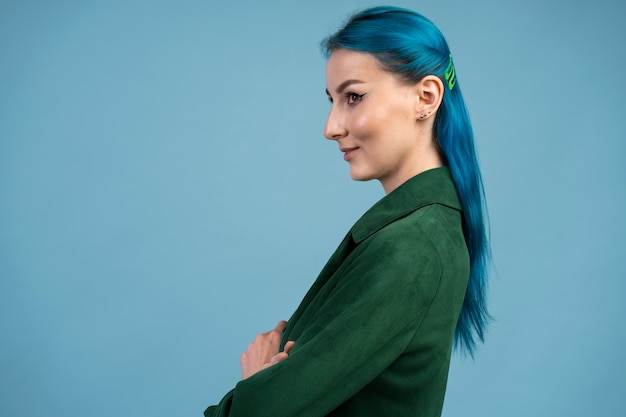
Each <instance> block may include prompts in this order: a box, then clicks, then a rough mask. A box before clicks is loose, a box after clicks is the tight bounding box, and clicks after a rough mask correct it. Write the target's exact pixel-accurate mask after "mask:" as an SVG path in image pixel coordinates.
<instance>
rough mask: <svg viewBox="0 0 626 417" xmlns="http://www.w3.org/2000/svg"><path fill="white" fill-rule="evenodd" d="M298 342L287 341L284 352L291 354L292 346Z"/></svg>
mask: <svg viewBox="0 0 626 417" xmlns="http://www.w3.org/2000/svg"><path fill="white" fill-rule="evenodd" d="M295 344H296V342H294V341H289V342H287V343H285V349H283V352H284V353H286V354H287V355H289V351H291V348H292V347H293V346H294V345H295Z"/></svg>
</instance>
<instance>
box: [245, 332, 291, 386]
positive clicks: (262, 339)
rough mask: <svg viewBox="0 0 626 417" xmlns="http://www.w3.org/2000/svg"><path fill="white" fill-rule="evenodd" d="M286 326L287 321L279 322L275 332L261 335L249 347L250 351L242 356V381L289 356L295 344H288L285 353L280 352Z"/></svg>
mask: <svg viewBox="0 0 626 417" xmlns="http://www.w3.org/2000/svg"><path fill="white" fill-rule="evenodd" d="M285 326H287V322H286V321H284V320H281V321H279V322H278V324H277V325H276V327H275V328H274V330H270V331H269V332H266V333H261V334H259V335H258V336H257V337H256V339H254V342H252V343H251V344H250V345H249V346H248V350H247V351H245V352H244V353H242V354H241V358H240V360H241V377H242V379H246V378H248V377H251V376H252V375H254V374H256V373H257V372H259V371H261V370H263V369H265V368H268V367H270V366H272V365H274V364H277V363H278V362H280V361H282V360H284V359H286V358H287V357H288V356H289V351H290V350H291V348H292V347H293V345H295V342H287V343H286V344H285V350H284V351H283V352H279V351H278V348H279V347H280V339H281V338H282V336H283V330H285Z"/></svg>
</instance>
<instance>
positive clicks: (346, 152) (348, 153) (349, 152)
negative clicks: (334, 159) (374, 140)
mask: <svg viewBox="0 0 626 417" xmlns="http://www.w3.org/2000/svg"><path fill="white" fill-rule="evenodd" d="M359 149H361V148H359V147H358V146H357V147H355V148H341V149H340V150H341V152H343V159H344V161H349V160H351V159H352V158H353V157H354V155H356V153H357V152H358V151H359Z"/></svg>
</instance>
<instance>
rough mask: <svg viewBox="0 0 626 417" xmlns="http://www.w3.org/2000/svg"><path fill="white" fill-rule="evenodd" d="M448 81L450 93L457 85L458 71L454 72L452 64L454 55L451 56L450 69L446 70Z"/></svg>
mask: <svg viewBox="0 0 626 417" xmlns="http://www.w3.org/2000/svg"><path fill="white" fill-rule="evenodd" d="M445 75H446V81H447V82H448V88H449V89H450V91H452V89H453V88H454V84H456V71H454V64H453V63H452V54H450V63H449V64H448V68H446V73H445Z"/></svg>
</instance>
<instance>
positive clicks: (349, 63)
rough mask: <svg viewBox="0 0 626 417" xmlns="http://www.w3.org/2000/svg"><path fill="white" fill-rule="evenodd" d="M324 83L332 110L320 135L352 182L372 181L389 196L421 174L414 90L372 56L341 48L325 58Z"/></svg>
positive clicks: (421, 135) (420, 136) (421, 148)
mask: <svg viewBox="0 0 626 417" xmlns="http://www.w3.org/2000/svg"><path fill="white" fill-rule="evenodd" d="M326 82H327V85H326V93H327V94H328V98H329V100H330V101H331V103H332V108H331V110H330V113H329V115H328V120H327V122H326V127H325V128H324V136H325V137H326V138H327V139H330V140H335V141H337V143H338V145H339V149H340V150H341V152H343V158H344V160H346V161H347V162H348V163H349V164H350V176H351V177H352V178H353V179H355V180H359V181H365V180H370V179H378V180H380V182H381V183H382V185H383V188H384V189H385V192H387V193H389V192H390V191H391V190H393V189H395V188H396V187H397V186H399V185H400V184H402V183H403V182H404V181H406V180H408V179H409V178H411V177H412V176H414V175H416V174H417V173H419V172H421V171H420V158H421V156H422V154H423V152H424V143H423V142H424V126H423V123H421V121H418V118H419V114H418V111H419V106H420V101H419V95H418V93H417V87H416V86H412V85H406V84H402V83H401V82H400V81H399V80H398V78H397V76H396V75H394V74H391V73H389V72H387V71H384V70H382V69H381V68H380V65H379V63H378V61H377V59H376V58H374V57H373V56H372V55H369V54H365V53H361V52H355V51H351V50H347V49H337V50H335V51H334V52H333V53H332V55H331V56H330V59H329V60H328V64H327V66H326ZM431 127H432V124H431ZM429 133H430V132H429ZM422 170H423V169H422Z"/></svg>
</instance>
